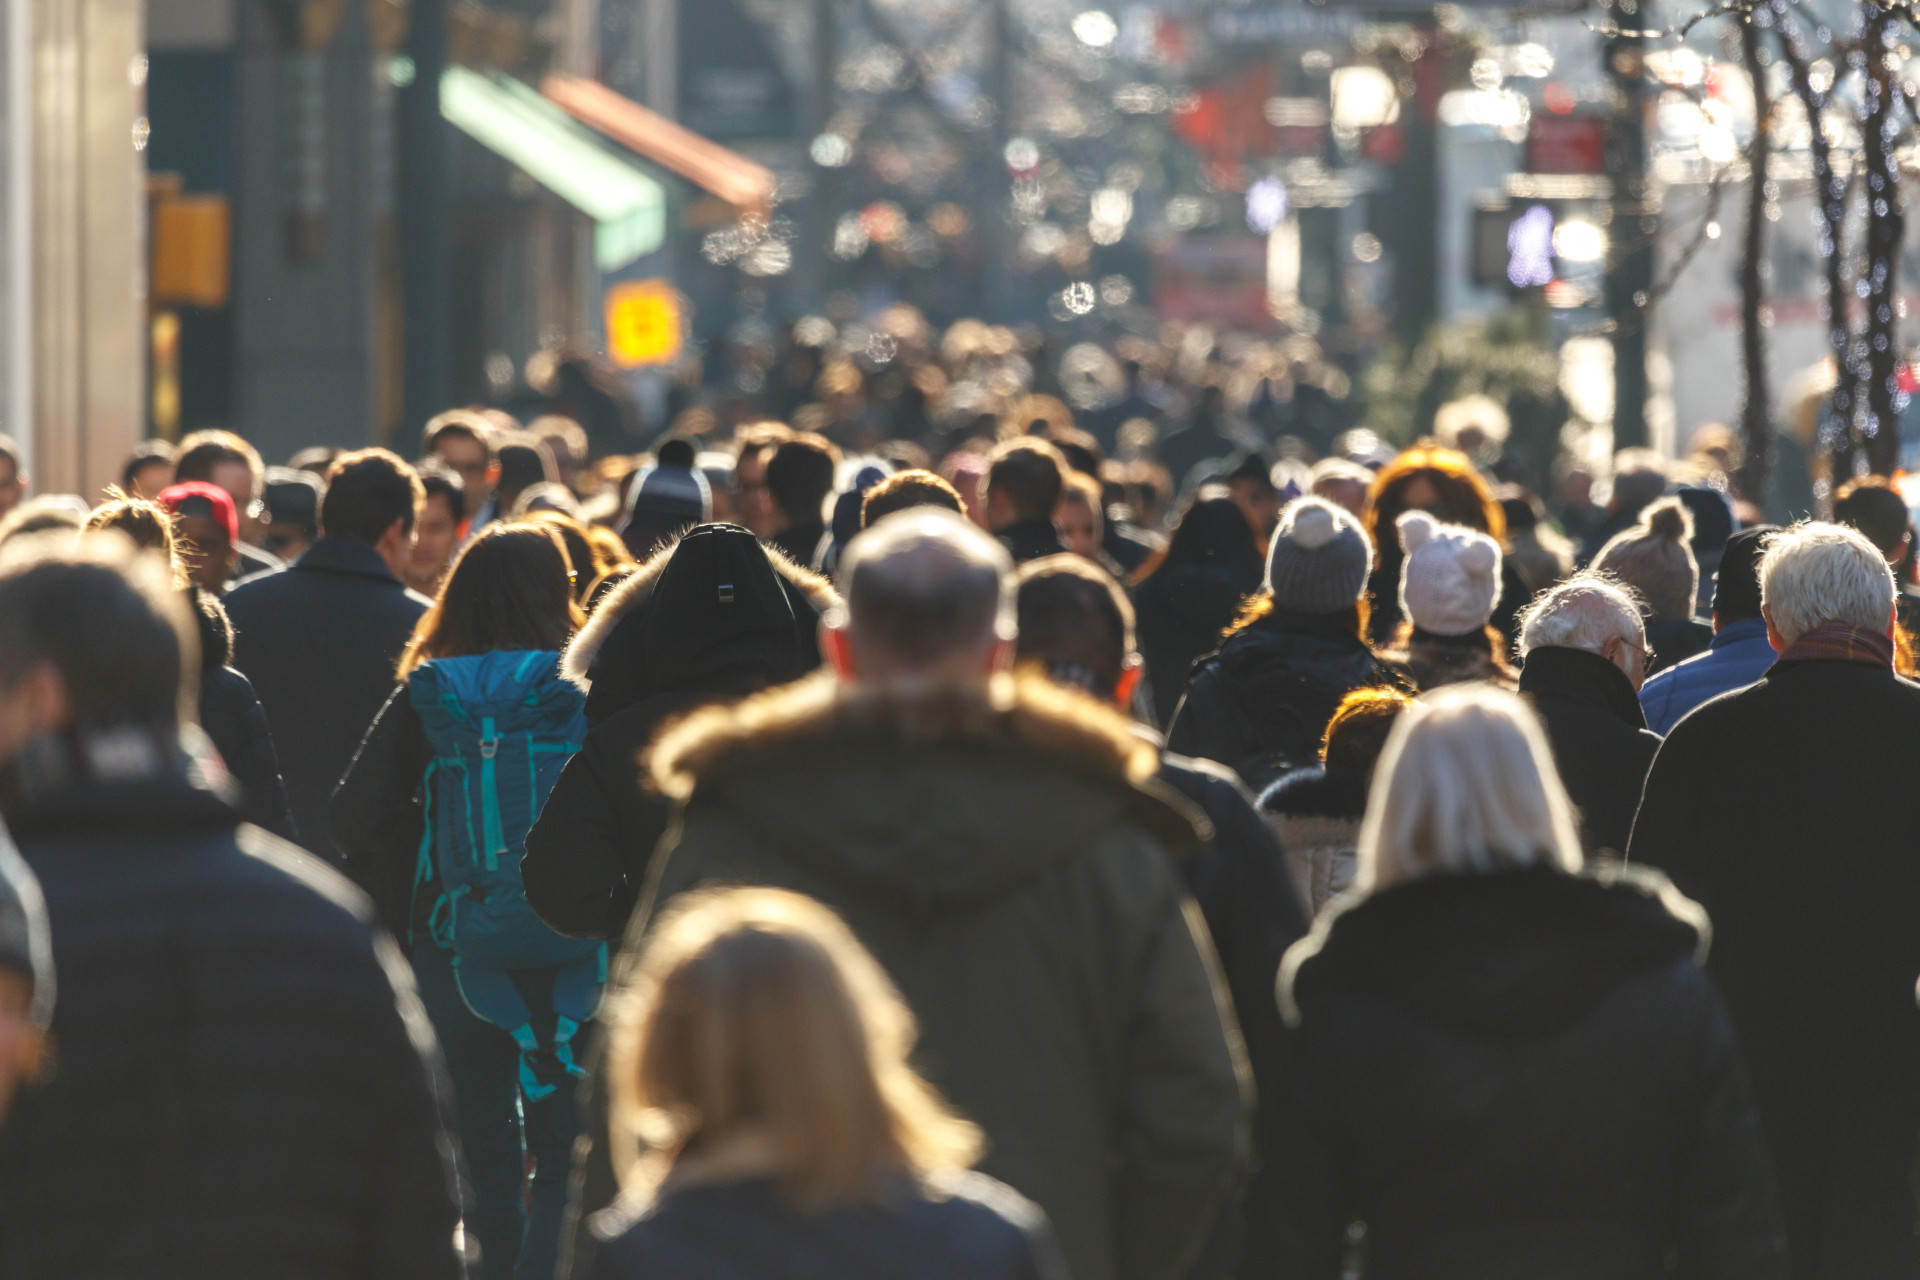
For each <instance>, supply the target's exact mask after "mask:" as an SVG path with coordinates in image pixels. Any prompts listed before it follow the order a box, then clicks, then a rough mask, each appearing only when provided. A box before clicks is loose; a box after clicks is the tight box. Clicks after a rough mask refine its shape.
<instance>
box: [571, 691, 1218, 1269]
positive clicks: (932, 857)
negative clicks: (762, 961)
mask: <svg viewBox="0 0 1920 1280" xmlns="http://www.w3.org/2000/svg"><path fill="white" fill-rule="evenodd" d="M1158 767H1159V755H1158V752H1156V751H1155V750H1154V748H1153V747H1152V745H1151V744H1149V743H1147V742H1145V741H1142V740H1141V739H1140V738H1139V737H1137V736H1136V735H1135V734H1134V733H1133V732H1132V730H1131V728H1130V726H1129V725H1128V724H1127V723H1126V721H1124V720H1123V719H1121V718H1120V717H1119V716H1118V715H1117V714H1116V713H1114V712H1112V711H1111V710H1108V709H1106V708H1102V707H1100V706H1098V705H1097V704H1095V703H1094V702H1093V701H1092V700H1091V699H1088V698H1085V697H1082V696H1080V695H1077V694H1073V693H1069V692H1066V691H1064V690H1061V689H1058V688H1057V687H1055V686H1053V685H1052V684H1050V683H1048V682H1047V681H1045V680H1043V679H1039V678H1030V679H1015V678H1012V677H998V678H996V679H995V680H994V681H993V682H992V683H991V684H990V685H986V686H976V685H969V684H960V685H949V684H939V683H927V684H898V685H889V686H879V687H871V686H859V687H849V686H845V685H843V684H841V683H840V682H838V681H837V680H836V679H834V678H833V677H831V676H827V675H821V676H816V677H814V678H812V679H809V680H806V681H802V682H800V683H798V684H795V685H790V686H788V687H786V688H783V689H775V690H770V691H768V692H767V693H764V694H761V695H759V696H757V697H755V698H751V699H749V700H747V701H746V702H744V703H742V704H740V705H739V706H737V707H735V708H731V709H728V710H725V711H722V710H719V709H709V710H706V711H702V712H698V713H696V714H695V715H694V716H692V717H690V718H689V719H688V720H686V721H684V722H682V723H681V724H680V725H679V726H677V727H676V728H674V729H673V730H671V731H670V732H669V733H668V734H667V735H665V736H664V737H663V738H662V739H661V741H660V742H659V744H658V745H657V746H656V748H655V750H654V755H653V772H654V777H655V779H656V780H657V781H658V783H659V784H660V786H661V789H662V790H663V791H664V792H665V793H666V794H668V795H670V796H674V797H683V798H685V806H684V809H683V811H682V813H681V818H680V831H679V834H678V837H677V839H670V842H669V843H667V844H665V845H663V846H662V851H661V853H660V855H659V856H658V857H657V859H656V861H655V864H654V867H653V872H652V875H653V886H652V893H651V897H650V899H649V901H648V902H647V903H646V904H644V905H643V906H642V909H641V911H640V912H639V913H637V914H636V916H635V918H634V926H633V932H632V933H631V934H630V938H637V937H639V936H640V934H641V932H642V931H643V930H644V929H645V927H646V923H647V920H648V919H649V918H650V917H652V916H653V915H655V914H657V913H658V912H659V911H660V910H661V909H662V908H663V907H665V906H667V905H670V904H671V902H672V900H673V899H674V898H675V897H677V896H678V895H679V894H681V893H684V892H686V891H688V890H690V889H693V888H696V887H698V886H701V885H709V884H728V883H733V884H759V885H771V886H776V887H781V888H787V889H791V890H794V891H797V892H801V893H805V894H808V895H810V896H812V897H815V898H817V899H819V900H820V901H822V902H824V903H826V904H827V905H828V906H830V907H832V908H833V909H834V910H835V911H837V912H839V913H840V914H841V916H843V917H844V918H845V919H846V921H847V923H848V924H849V925H850V926H851V927H852V929H853V931H854V933H855V934H856V935H857V936H858V937H859V938H860V939H861V941H862V942H863V943H864V944H865V945H866V946H867V947H868V948H869V949H870V950H871V951H872V952H873V954H874V956H875V957H876V958H877V959H878V960H879V962H880V963H881V965H882V966H884V967H885V969H886V970H887V972H888V973H889V974H890V975H891V976H892V978H893V980H894V982H895V983H896V984H897V985H898V986H899V988H900V991H901V993H902V995H904V996H905V998H906V1001H907V1004H908V1005H909V1006H910V1007H911V1008H912V1010H913V1012H914V1015H915V1017H916V1019H917V1020H918V1022H919V1026H920V1033H921V1034H920V1047H919V1051H918V1054H917V1055H916V1057H917V1062H918V1064H919V1065H920V1066H921V1068H922V1069H923V1070H924V1071H925V1072H926V1074H927V1076H928V1078H929V1079H930V1080H931V1081H932V1082H933V1083H934V1084H935V1085H936V1086H937V1087H938V1088H940V1089H941V1090H942V1091H943V1092H944V1093H945V1094H946V1096H947V1097H948V1098H949V1099H951V1100H952V1102H953V1103H954V1105H955V1106H956V1107H958V1108H959V1110H960V1111H961V1112H962V1113H963V1114H965V1115H966V1116H968V1117H969V1118H971V1119H972V1120H973V1121H975V1122H976V1123H977V1124H979V1125H980V1126H981V1127H982V1128H983V1129H984V1130H985V1131H986V1135H987V1145H988V1155H987V1157H986V1159H985V1160H984V1161H983V1162H982V1165H981V1171H982V1172H984V1173H986V1174H989V1175H990V1176H993V1177H996V1178H999V1179H1000V1180H1002V1181H1004V1182H1006V1183H1008V1184H1009V1185H1011V1186H1012V1187H1014V1188H1015V1189H1016V1190H1018V1191H1020V1192H1021V1193H1022V1194H1024V1195H1026V1196H1028V1197H1030V1198H1031V1199H1033V1200H1034V1201H1035V1202H1037V1203H1038V1204H1039V1205H1040V1207H1041V1208H1042V1209H1044V1210H1045V1211H1046V1213H1047V1216H1048V1217H1049V1218H1050V1219H1051V1220H1052V1222H1053V1225H1054V1228H1055V1231H1056V1233H1057V1235H1058V1239H1059V1241H1060V1245H1061V1249H1062V1253H1063V1254H1064V1256H1065V1258H1066V1261H1067V1264H1068V1269H1069V1271H1070V1272H1071V1274H1072V1275H1073V1276H1074V1277H1075V1280H1109V1277H1116V1276H1117V1277H1124V1278H1126V1280H1136V1278H1137V1280H1149V1278H1151V1280H1173V1277H1176V1276H1179V1275H1180V1274H1181V1272H1182V1268H1183V1267H1184V1266H1185V1265H1186V1263H1187V1262H1188V1261H1189V1260H1190V1258H1191V1257H1192V1256H1193V1255H1194V1253H1195V1252H1196V1251H1197V1250H1198V1249H1199V1247H1200V1245H1201V1244H1202V1242H1203V1240H1204V1238H1205V1237H1206V1235H1207V1233H1208V1230H1209V1228H1210V1226H1211V1225H1212V1222H1213V1219H1214V1216H1215V1213H1216V1210H1217V1209H1218V1208H1219V1206H1220V1205H1221V1202H1222V1201H1223V1200H1225V1199H1226V1197H1227V1195H1228V1193H1229V1192H1230V1190H1231V1188H1232V1186H1233V1184H1234V1183H1235V1181H1236V1180H1237V1178H1238V1176H1239V1174H1240V1172H1241V1170H1242V1167H1243V1160H1244V1152H1245V1143H1246V1131H1245V1130H1246V1119H1247V1099H1246V1096H1245V1092H1244V1080H1245V1071H1246V1068H1245V1064H1244V1061H1243V1059H1242V1056H1241V1053H1240V1050H1239V1036H1238V1033H1237V1030H1236V1029H1235V1025H1234V1021H1233V1015H1232V1012H1231V1010H1230V1009H1229V1008H1227V1004H1226V997H1225V994H1224V992H1223V991H1222V990H1221V985H1220V982H1219V979H1218V977H1217V976H1216V972H1215V967H1214V961H1213V956H1212V948H1211V947H1210V946H1209V945H1208V943H1207V942H1206V939H1205V934H1204V929H1203V927H1202V926H1200V924H1199V922H1198V919H1197V914H1198V913H1197V911H1196V910H1195V909H1194V908H1193V905H1192V900H1191V899H1190V898H1189V897H1187V895H1186V893H1185V892H1184V891H1183V890H1182V888H1181V886H1180V882H1179V879H1178V872H1177V870H1176V868H1175V867H1174V865H1173V863H1172V861H1171V860H1170V858H1169V857H1168V854H1169V852H1170V851H1172V852H1177V853H1182V854H1184V853H1188V852H1190V851H1191V850H1192V849H1193V848H1194V847H1195V845H1196V843H1197V833H1196V829H1195V823H1194V820H1193V819H1192V818H1191V817H1190V816H1189V813H1190V811H1189V810H1187V809H1186V808H1185V806H1184V804H1183V803H1182V802H1181V801H1179V800H1178V799H1177V798H1176V797H1174V796H1173V795H1172V793H1170V792H1164V791H1160V792H1156V791H1155V790H1153V789H1152V787H1153V783H1152V778H1153V775H1154V773H1155V771H1156V770H1157V769H1158ZM600 1147H601V1150H602V1151H603V1150H604V1143H602V1144H600ZM601 1161H602V1167H601V1169H600V1170H598V1171H596V1170H595V1169H591V1168H590V1169H589V1171H588V1194H587V1195H586V1197H585V1199H584V1202H583V1207H584V1208H585V1209H587V1210H592V1209H595V1208H597V1207H599V1205H601V1204H604V1203H606V1202H607V1200H608V1199H610V1198H611V1194H610V1193H611V1189H612V1188H611V1185H610V1179H609V1178H608V1177H607V1175H606V1173H605V1171H604V1163H603V1162H604V1156H602V1157H601ZM596 1184H597V1191H596ZM580 1261H581V1260H580V1259H578V1258H576V1260H575V1270H574V1272H573V1274H574V1275H575V1276H582V1275H585V1274H590V1273H588V1272H586V1271H583V1270H581V1269H580Z"/></svg>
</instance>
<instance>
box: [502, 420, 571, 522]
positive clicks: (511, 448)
mask: <svg viewBox="0 0 1920 1280" xmlns="http://www.w3.org/2000/svg"><path fill="white" fill-rule="evenodd" d="M493 456H494V461H496V462H498V463H499V464H500V479H499V480H498V481H497V482H496V483H495V485H494V490H495V492H497V493H498V494H500V495H501V497H500V508H501V510H502V511H505V510H506V508H507V507H508V506H509V505H511V503H510V499H512V498H517V497H519V496H520V494H521V493H522V492H524V491H525V490H527V489H531V488H532V487H533V486H534V485H536V484H543V483H545V482H546V481H549V480H554V479H557V478H558V477H559V474H560V473H559V469H558V468H556V467H555V466H554V465H553V454H552V453H551V452H550V451H549V450H548V449H547V442H546V441H544V440H540V439H535V438H532V437H527V436H522V437H520V438H519V439H516V440H511V441H509V442H508V443H506V444H503V445H501V446H500V447H499V449H497V450H495V452H494V455H493Z"/></svg>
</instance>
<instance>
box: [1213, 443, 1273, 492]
mask: <svg viewBox="0 0 1920 1280" xmlns="http://www.w3.org/2000/svg"><path fill="white" fill-rule="evenodd" d="M1220 479H1221V480H1222V481H1223V482H1225V483H1229V484H1231V483H1232V482H1233V481H1235V480H1251V481H1253V482H1254V483H1255V484H1257V485H1259V486H1260V488H1261V489H1263V490H1265V491H1266V492H1267V493H1278V492H1279V490H1278V489H1276V488H1274V486H1273V469H1272V468H1271V467H1269V466H1267V461H1266V459H1265V458H1262V457H1261V456H1260V455H1259V454H1257V453H1246V454H1242V455H1240V457H1238V458H1236V459H1234V460H1233V465H1231V466H1230V467H1228V468H1227V470H1226V472H1225V474H1223V475H1222V476H1221V477H1220Z"/></svg>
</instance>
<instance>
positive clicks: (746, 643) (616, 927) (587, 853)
mask: <svg viewBox="0 0 1920 1280" xmlns="http://www.w3.org/2000/svg"><path fill="white" fill-rule="evenodd" d="M839 602H840V597H839V596H838V595H837V594H836V593H835V592H834V590H833V588H832V587H831V586H830V585H829V584H828V583H827V581H826V579H824V578H821V577H819V576H817V575H815V574H812V573H809V572H807V571H806V570H805V569H801V568H799V567H798V566H796V565H794V564H793V563H792V562H791V561H789V560H787V559H786V558H785V557H784V556H781V555H779V554H778V553H777V552H770V551H768V550H766V549H765V548H763V547H762V546H761V544H760V543H759V542H758V541H756V540H755V539H754V536H753V535H752V534H751V533H748V532H747V531H746V530H745V529H741V528H736V527H734V526H732V525H703V526H701V527H700V528H698V529H695V530H693V531H692V532H691V533H689V534H687V535H686V537H685V538H683V539H680V540H679V541H677V542H676V543H673V544H670V545H668V546H667V547H665V548H663V549H662V550H661V551H659V552H657V553H656V554H655V555H654V556H653V557H652V558H651V559H649V560H648V561H647V563H646V564H644V565H642V566H641V567H640V568H639V570H637V571H636V572H635V573H634V574H633V575H632V576H631V577H629V578H628V579H627V580H626V581H625V582H623V583H621V584H620V586H618V587H617V588H615V589H614V590H613V591H612V592H610V593H609V594H608V595H607V597H606V599H605V600H604V601H602V602H601V604H600V607H599V608H598V609H596V610H595V611H594V615H593V617H592V619H591V620H590V621H589V622H588V623H587V625H586V626H585V627H583V628H581V631H580V634H579V635H578V636H576V637H575V638H574V641H573V643H572V644H571V645H569V646H568V648H567V654H566V659H565V661H564V662H563V663H562V664H561V673H562V675H564V676H565V677H566V678H567V679H569V680H572V681H573V682H574V683H575V684H578V685H579V686H580V687H581V688H582V689H583V690H585V691H586V692H587V706H588V709H589V713H590V714H591V712H592V710H593V708H594V707H595V704H596V702H597V703H598V706H599V710H600V714H601V718H600V720H599V722H598V723H597V724H596V725H595V727H594V728H593V729H592V730H590V731H589V732H588V734H587V737H586V742H585V743H584V745H582V747H581V749H580V752H579V754H577V755H575V756H574V757H573V758H572V759H571V760H569V761H567V766H566V768H565V769H564V770H562V771H561V774H560V781H559V782H558V783H556V784H555V785H554V789H553V794H552V795H550V796H548V797H547V803H546V807H545V808H544V809H542V810H541V812H540V819H539V821H537V822H535V823H534V825H533V830H532V831H530V832H528V833H527V856H526V858H525V859H524V860H523V861H522V862H521V864H520V873H521V877H522V879H523V880H524V882H525V884H526V889H527V901H528V902H529V903H531V904H532V906H533V909H534V911H535V912H536V913H538V915H539V916H540V918H541V919H542V920H544V921H546V923H547V925H548V926H549V927H550V928H553V929H555V930H558V931H559V932H561V933H564V934H566V935H568V936H569V937H580V938H618V937H619V936H620V935H621V934H622V933H623V932H624V931H625V929H626V927H627V919H628V917H630V916H631V915H632V914H633V908H634V904H635V902H636V901H638V899H639V897H640V890H641V887H642V885H643V884H644V883H645V880H646V869H647V863H648V862H649V861H650V860H651V859H652V857H653V850H654V846H655V845H657V844H659V842H660V837H661V836H662V835H664V834H665V833H666V829H667V821H668V819H669V818H670V817H671V816H672V806H671V805H669V804H668V802H667V800H666V798H665V797H664V796H662V795H660V793H659V792H658V791H657V790H655V789H654V788H653V787H652V786H650V785H648V784H647V781H646V779H645V777H644V775H645V773H646V770H647V759H646V752H645V748H646V747H647V745H648V744H649V743H650V742H652V741H653V738H654V735H655V734H656V733H657V732H659V730H660V728H661V726H662V725H664V724H666V723H667V722H668V721H670V720H671V719H673V718H674V717H675V716H679V715H682V714H685V713H686V712H688V711H691V710H693V709H694V708H695V707H699V706H704V705H706V704H708V703H711V702H719V701H726V700H730V699H735V698H742V697H745V696H746V695H748V694H750V693H755V692H757V691H759V690H761V689H764V688H766V687H767V686H768V685H773V684H781V683H784V682H786V681H788V680H792V679H796V678H797V677H799V676H801V675H804V674H805V673H806V672H808V671H811V670H812V669H813V668H815V667H817V666H818V665H819V664H820V657H819V647H818V639H817V636H818V629H819V623H820V615H822V614H823V613H825V612H826V611H827V610H829V609H831V608H833V607H835V606H836V605H838V604H839ZM616 708H617V709H616Z"/></svg>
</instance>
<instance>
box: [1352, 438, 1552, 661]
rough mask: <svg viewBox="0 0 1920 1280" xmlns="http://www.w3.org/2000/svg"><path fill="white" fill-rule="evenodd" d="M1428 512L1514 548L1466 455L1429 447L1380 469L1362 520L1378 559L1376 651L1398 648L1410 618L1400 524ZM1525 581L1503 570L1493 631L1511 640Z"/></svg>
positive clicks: (1373, 584) (1371, 633)
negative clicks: (1403, 589)
mask: <svg viewBox="0 0 1920 1280" xmlns="http://www.w3.org/2000/svg"><path fill="white" fill-rule="evenodd" d="M1409 511H1424V512H1426V513H1427V514H1428V515H1430V516H1432V517H1433V518H1434V519H1436V520H1438V521H1440V522H1441V523H1442V524H1457V525H1464V526H1465V527H1467V528H1469V529H1473V530H1476V531H1478V532H1480V533H1484V534H1486V535H1487V536H1488V537H1490V538H1492V539H1493V540H1494V541H1495V542H1497V543H1499V544H1500V545H1501V547H1502V548H1504V547H1505V546H1506V541H1507V517H1506V513H1505V512H1504V511H1503V510H1502V509H1501V507H1500V504H1499V503H1498V502H1496V501H1495V500H1494V497H1493V491H1492V490H1491V489H1489V488H1488V487H1487V482H1486V481H1485V480H1483V479H1482V478H1481V476H1480V473H1479V472H1478V471H1476V470H1474V467H1473V462H1472V460H1471V459H1469V458H1468V457H1467V455H1466V454H1464V453H1460V452H1457V451H1455V450H1453V449H1444V448H1441V447H1440V446H1439V445H1436V444H1433V443H1432V442H1430V441H1428V442H1423V443H1421V444H1417V445H1415V446H1414V447H1413V448H1411V449H1408V450H1407V451H1405V452H1404V453H1402V454H1401V455H1400V456H1399V457H1397V458H1395V459H1394V460H1393V461H1392V462H1389V463H1388V464H1387V465H1386V466H1384V467H1382V468H1381V469H1380V474H1379V475H1377V476H1375V477H1374V479H1373V489H1372V491H1371V492H1370V493H1368V495H1367V510H1366V515H1365V516H1364V517H1363V519H1364V520H1365V522H1366V526H1367V533H1368V535H1369V536H1370V537H1371V538H1372V539H1373V545H1374V547H1375V548H1376V549H1377V550H1378V551H1379V558H1378V560H1377V561H1376V563H1375V564H1374V567H1373V575H1372V576H1371V577H1370V578H1368V579H1367V595H1368V598H1369V600H1370V601H1371V603H1372V615H1371V617H1370V619H1369V621H1368V630H1367V638H1368V639H1369V640H1371V641H1372V642H1373V643H1374V644H1376V645H1388V644H1392V643H1393V642H1394V639H1395V637H1396V635H1397V634H1398V632H1399V630H1400V623H1401V622H1402V621H1403V620H1404V619H1405V614H1404V613H1403V612H1402V610H1401V608H1400V566H1401V563H1402V561H1403V560H1404V559H1405V556H1406V553H1405V551H1404V550H1402V548H1401V546H1400V533H1399V522H1400V517H1401V516H1403V515H1405V514H1406V513H1407V512H1409ZM1530 594H1531V593H1530V592H1529V591H1528V590H1527V585H1526V582H1525V581H1524V580H1523V579H1522V578H1521V577H1520V575H1519V573H1518V571H1516V570H1515V569H1514V568H1513V566H1512V565H1510V564H1504V565H1502V566H1501V576H1500V600H1499V603H1498V604H1496V605H1495V606H1494V610H1493V621H1492V625H1493V626H1494V627H1495V628H1497V629H1498V630H1499V631H1500V632H1501V634H1502V635H1504V636H1506V637H1507V638H1508V639H1509V640H1511V639H1512V638H1513V636H1514V634H1515V632H1514V619H1515V618H1517V617H1518V616H1519V613H1520V610H1521V609H1523V608H1525V607H1526V603H1527V597H1528V596H1529V595H1530Z"/></svg>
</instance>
